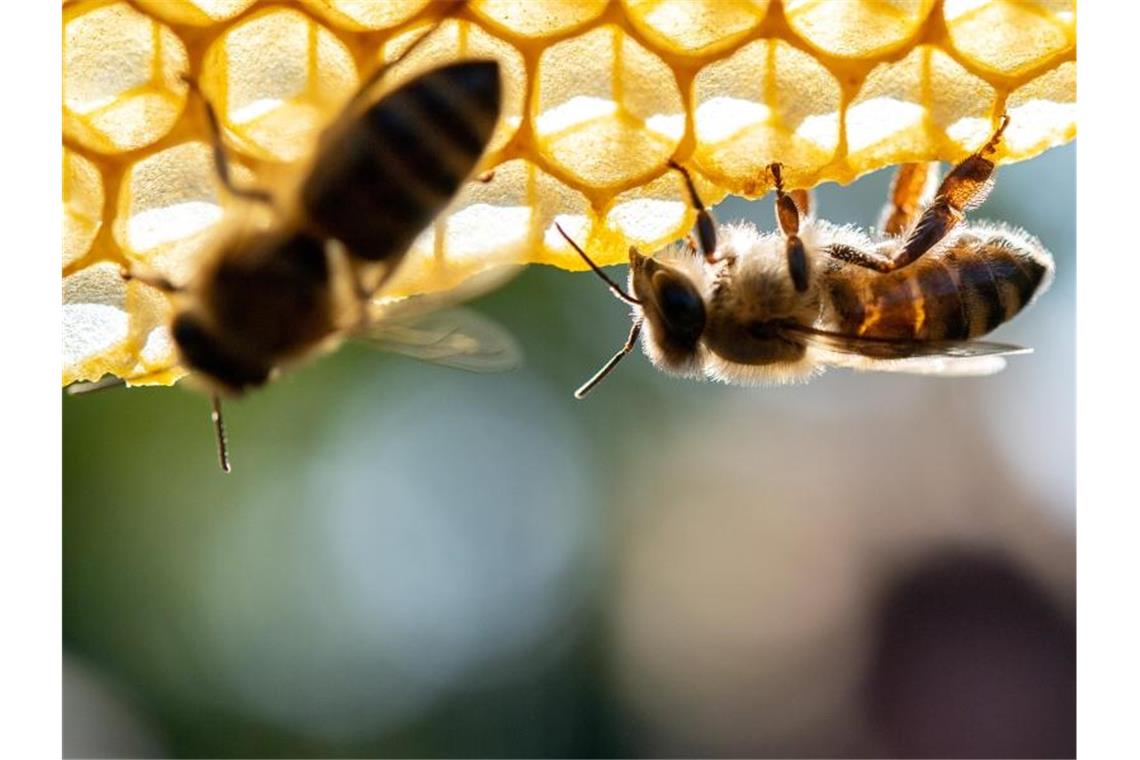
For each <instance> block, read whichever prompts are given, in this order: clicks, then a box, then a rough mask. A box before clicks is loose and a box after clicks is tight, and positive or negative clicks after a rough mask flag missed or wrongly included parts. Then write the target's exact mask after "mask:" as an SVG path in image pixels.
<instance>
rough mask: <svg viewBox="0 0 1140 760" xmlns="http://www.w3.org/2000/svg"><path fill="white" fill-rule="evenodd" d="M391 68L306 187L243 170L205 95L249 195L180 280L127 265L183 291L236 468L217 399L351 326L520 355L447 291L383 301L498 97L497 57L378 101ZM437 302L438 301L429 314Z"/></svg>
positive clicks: (387, 336)
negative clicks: (266, 181)
mask: <svg viewBox="0 0 1140 760" xmlns="http://www.w3.org/2000/svg"><path fill="white" fill-rule="evenodd" d="M430 34H431V31H429V32H427V33H425V34H424V35H423V36H421V37H420V38H419V39H418V40H417V41H416V42H415V43H413V44H412V46H411V47H409V49H408V50H407V51H405V53H404V54H403V56H401V59H402V58H404V57H406V56H407V55H408V54H409V53H410V52H411V51H412V49H414V48H415V47H416V46H418V45H419V44H420V43H421V42H422V41H423V40H424V39H425V38H426V37H427V36H429V35H430ZM398 60H399V59H398ZM398 60H397V61H396V62H398ZM396 62H394V63H396ZM393 65H394V64H393ZM388 68H390V66H381V67H378V68H377V69H376V71H375V72H374V73H373V74H372V75H371V76H369V77H367V78H366V79H365V81H364V82H363V83H362V84H361V86H360V87H359V89H358V90H357V91H356V93H355V95H353V97H352V98H351V99H350V100H349V102H348V104H347V105H346V106H345V107H344V109H343V110H342V111H341V113H340V114H339V116H338V117H337V118H336V119H335V120H334V121H333V122H332V124H331V125H330V126H329V127H328V128H327V129H326V130H325V131H324V132H323V133H322V135H321V137H320V140H319V143H318V145H317V148H316V151H315V154H314V155H313V157H312V159H311V160H310V163H309V165H308V167H307V168H306V169H305V170H304V171H303V172H301V173H300V174H299V177H300V179H299V182H298V183H297V185H296V187H290V188H288V190H287V192H285V193H282V194H281V197H279V196H278V195H276V194H274V193H271V192H269V191H267V190H264V189H257V188H246V187H240V186H238V185H236V184H235V183H234V181H233V180H232V179H231V171H230V162H229V158H228V156H227V154H226V149H225V146H224V144H223V142H222V138H221V130H220V127H219V123H218V118H217V115H216V113H215V111H214V109H213V107H212V105H211V104H210V103H209V101H208V100H207V99H206V98H205V97H204V96H201V93H200V92H198V94H199V96H200V97H201V100H202V102H203V104H204V107H205V111H206V115H207V120H208V124H209V128H210V132H211V137H212V142H213V148H214V161H215V166H216V169H217V174H218V177H219V179H220V181H221V183H222V184H223V186H224V187H225V188H226V189H227V190H228V192H229V193H230V194H231V195H232V196H234V197H235V198H237V199H240V200H241V201H243V202H244V203H245V205H246V206H247V207H246V208H245V209H244V210H239V212H238V213H237V214H236V215H235V220H236V222H237V223H235V224H231V225H228V228H225V229H223V230H222V231H221V234H220V237H219V238H218V239H217V240H216V241H215V244H214V245H213V246H212V248H211V249H210V250H209V251H208V252H207V253H206V254H204V256H203V260H202V264H201V266H200V268H199V269H198V270H197V272H196V273H195V275H194V277H193V278H192V279H191V280H190V281H189V282H188V283H187V284H186V285H185V286H176V285H174V284H173V283H171V282H169V281H167V280H165V279H164V278H162V277H157V276H154V275H151V274H147V273H145V272H141V271H137V270H133V271H130V272H126V273H125V274H124V276H126V277H128V278H134V279H139V280H141V281H143V282H146V283H148V284H151V285H153V286H155V287H157V288H159V289H161V290H163V291H165V292H166V293H168V294H170V296H171V298H172V299H173V302H174V306H175V309H174V311H175V316H174V318H173V322H172V323H171V326H170V332H171V335H172V337H173V339H174V342H175V344H176V346H177V349H178V353H179V356H180V359H181V362H180V363H181V365H182V366H184V367H185V368H187V369H188V370H190V372H191V378H192V379H194V380H195V381H197V382H198V383H199V384H201V385H204V386H205V387H206V388H207V389H208V391H209V392H210V394H211V396H212V402H213V420H214V425H215V431H216V436H217V442H218V452H219V462H220V464H221V467H222V469H223V470H225V471H227V472H228V471H229V469H230V464H229V457H228V453H227V448H226V443H225V432H224V428H223V424H222V419H221V401H220V399H221V397H222V396H227V397H234V396H239V395H241V394H243V393H245V392H246V391H248V390H250V389H253V388H257V387H259V386H261V385H263V384H265V383H266V382H267V381H269V379H270V378H271V377H272V376H273V375H274V374H275V373H276V372H277V371H278V370H279V369H280V368H281V367H282V366H284V365H287V364H290V363H293V362H295V361H297V360H299V359H302V358H304V357H307V356H310V355H312V354H314V353H317V352H320V351H324V350H328V349H330V348H331V347H333V346H335V345H336V344H338V343H339V342H340V341H341V340H342V339H344V338H345V337H349V336H351V337H358V338H362V339H364V340H366V341H369V342H371V343H373V344H375V345H378V346H380V347H382V348H386V349H388V350H393V351H396V352H399V353H404V354H407V355H411V356H414V357H416V358H420V359H425V360H429V361H435V362H438V363H444V364H451V365H452V366H458V367H462V368H465V369H471V370H479V371H498V370H503V369H508V368H510V367H512V366H514V364H515V363H516V361H517V357H518V351H517V348H516V346H515V344H514V342H513V339H512V338H511V337H510V335H509V334H507V333H506V332H505V331H503V330H502V329H500V328H498V327H497V326H495V325H493V324H491V323H489V322H488V321H487V320H485V319H482V318H480V317H478V316H477V315H475V314H474V313H472V312H466V311H452V312H439V311H438V308H439V307H440V305H441V303H440V299H437V298H431V297H419V298H413V299H409V300H407V301H405V302H401V303H398V304H395V305H387V306H381V305H380V304H378V303H377V302H376V301H374V296H376V295H377V294H378V293H380V292H381V291H382V289H383V285H384V283H385V282H387V281H388V279H389V278H390V277H391V276H392V275H393V274H394V273H395V272H396V271H397V270H398V268H399V265H400V263H401V261H402V260H403V258H404V256H405V254H406V252H407V250H408V249H409V247H410V246H411V244H412V242H413V241H414V239H415V238H416V236H417V235H418V234H419V233H420V232H422V231H423V230H424V229H425V228H426V227H427V226H428V225H429V224H430V223H431V221H432V220H433V219H434V218H435V216H436V215H437V214H439V212H441V211H442V210H443V208H444V207H445V206H446V205H447V204H448V202H449V201H450V200H451V199H452V198H453V197H454V196H455V194H456V193H457V192H458V191H459V189H460V187H461V186H462V185H463V183H464V182H465V181H466V180H467V179H468V178H469V177H470V175H471V174H472V172H473V171H474V169H475V167H476V165H477V164H478V162H479V160H480V158H481V156H482V155H483V152H484V150H485V149H486V147H487V144H488V142H489V140H490V138H491V134H492V131H493V130H494V128H495V125H496V123H497V122H498V119H499V115H500V110H501V101H502V96H501V84H500V78H499V67H498V64H497V63H496V62H494V61H484V60H478V61H464V62H459V63H453V64H449V65H445V66H441V67H439V68H436V69H434V70H431V71H428V72H426V73H423V74H420V75H419V76H417V77H415V78H413V79H411V80H410V81H408V82H407V83H405V84H403V85H402V86H400V87H398V88H396V89H394V90H393V91H391V92H389V93H387V94H385V95H383V96H382V97H380V98H378V99H377V98H375V97H373V96H374V89H375V85H376V84H377V82H378V81H379V80H380V78H381V77H382V75H383V74H384V72H385V71H386V70H387V69H388ZM188 82H189V84H190V86H191V88H192V89H193V90H195V91H197V87H196V85H195V84H194V82H193V81H191V80H188ZM427 312H435V313H432V314H430V316H429V317H428V319H427V320H426V321H424V320H423V319H420V317H422V316H423V315H424V314H425V313H427Z"/></svg>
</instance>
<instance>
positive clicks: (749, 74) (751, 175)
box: [693, 40, 841, 195]
mask: <svg viewBox="0 0 1140 760" xmlns="http://www.w3.org/2000/svg"><path fill="white" fill-rule="evenodd" d="M840 97H841V92H840V87H839V82H838V81H837V80H836V79H835V77H833V76H832V75H831V73H830V72H829V71H828V70H827V69H825V68H824V67H823V66H822V65H821V64H820V63H818V62H817V61H816V60H815V59H813V58H812V57H811V56H809V55H808V54H807V53H804V52H803V51H801V50H797V49H796V48H793V47H792V46H791V45H789V44H788V43H786V42H784V41H783V40H756V41H755V42H750V43H748V44H747V45H745V46H744V47H742V48H741V49H740V50H738V51H737V52H735V53H733V54H732V55H731V56H729V57H728V58H725V59H723V60H720V61H716V62H715V63H711V64H709V65H708V66H706V67H705V68H703V69H701V71H700V72H699V73H698V74H697V76H696V79H695V80H694V82H693V103H694V106H695V112H694V122H695V128H696V138H697V147H696V151H695V152H694V153H693V157H694V159H695V160H696V162H697V164H698V165H699V167H700V169H701V171H702V172H704V173H706V174H708V175H710V176H711V177H716V178H723V183H724V184H727V185H728V186H729V187H730V188H731V189H732V190H733V192H739V193H743V194H745V195H759V194H762V193H764V192H767V191H768V189H769V188H770V187H771V185H772V182H771V177H770V176H769V174H768V169H767V167H768V165H769V164H770V163H772V162H774V161H779V162H780V163H782V164H784V174H785V178H786V179H787V181H788V184H789V185H790V186H791V187H798V186H802V185H804V184H810V179H811V178H812V173H813V172H815V171H816V170H818V169H819V168H820V167H821V166H823V165H824V164H826V163H827V162H829V161H830V160H831V159H832V157H833V156H834V155H835V152H836V150H837V149H838V147H839V115H840Z"/></svg>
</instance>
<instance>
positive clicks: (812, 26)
mask: <svg viewBox="0 0 1140 760" xmlns="http://www.w3.org/2000/svg"><path fill="white" fill-rule="evenodd" d="M933 7H934V0H885V1H884V0H846V1H845V2H842V3H836V2H830V1H829V2H821V0H786V2H785V3H784V16H785V17H786V18H787V20H788V26H790V27H791V28H792V30H793V31H795V33H796V34H798V35H800V37H802V38H803V39H804V41H805V42H807V43H808V44H809V45H811V46H812V47H814V48H816V49H817V50H820V51H822V52H824V53H827V54H828V55H835V56H841V57H844V58H870V57H872V56H876V55H883V54H885V53H889V52H891V51H893V50H898V49H899V48H901V47H902V46H903V45H905V44H906V43H907V42H909V41H910V40H912V39H913V38H914V37H915V35H917V34H918V32H919V30H920V29H921V28H922V24H923V22H924V21H926V17H927V16H929V15H930V11H931V9H932V8H933Z"/></svg>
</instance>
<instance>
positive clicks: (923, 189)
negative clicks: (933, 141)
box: [879, 161, 938, 237]
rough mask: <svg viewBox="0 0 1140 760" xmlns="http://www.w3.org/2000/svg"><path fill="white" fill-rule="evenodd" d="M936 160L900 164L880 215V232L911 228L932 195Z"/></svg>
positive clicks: (903, 231)
mask: <svg viewBox="0 0 1140 760" xmlns="http://www.w3.org/2000/svg"><path fill="white" fill-rule="evenodd" d="M937 180H938V162H937V161H924V162H920V163H913V164H901V165H900V166H899V168H898V171H896V172H895V178H894V181H893V182H892V183H891V194H890V197H889V198H888V199H887V203H886V205H885V206H883V211H882V213H881V214H880V215H879V232H880V233H881V234H883V235H889V236H891V237H895V236H898V235H902V234H903V233H905V232H906V231H907V230H909V229H910V227H911V225H912V224H914V221H915V220H916V219H918V215H919V213H920V212H921V211H922V209H923V207H925V206H926V205H927V204H929V203H930V201H931V200H932V199H933V197H934V188H935V184H934V183H935V182H937Z"/></svg>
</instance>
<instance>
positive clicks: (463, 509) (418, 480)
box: [63, 144, 1076, 757]
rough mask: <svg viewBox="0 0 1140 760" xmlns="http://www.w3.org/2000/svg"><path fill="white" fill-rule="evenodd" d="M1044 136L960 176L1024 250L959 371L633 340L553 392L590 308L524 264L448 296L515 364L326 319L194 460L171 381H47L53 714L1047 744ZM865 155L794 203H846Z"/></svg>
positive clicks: (136, 741) (197, 741)
mask: <svg viewBox="0 0 1140 760" xmlns="http://www.w3.org/2000/svg"><path fill="white" fill-rule="evenodd" d="M1074 169H1075V146H1074V145H1072V144H1070V145H1068V146H1065V147H1062V148H1058V149H1054V150H1052V151H1049V152H1048V153H1046V154H1044V155H1043V156H1041V157H1039V158H1037V159H1034V160H1032V161H1029V162H1025V163H1021V164H1016V165H1012V166H1008V167H1003V168H1002V169H1001V170H1000V171H999V176H998V184H997V188H996V190H995V192H994V194H993V195H992V196H991V198H990V200H989V201H988V202H987V203H986V205H985V206H984V207H983V208H982V209H981V210H980V211H978V212H975V213H974V217H975V218H989V219H995V220H1003V221H1007V222H1010V223H1012V224H1016V225H1019V226H1023V227H1025V228H1027V229H1029V230H1030V231H1031V232H1033V233H1034V234H1035V235H1037V236H1038V237H1039V238H1040V239H1041V240H1042V241H1043V242H1044V244H1045V245H1046V247H1047V248H1049V249H1050V250H1051V251H1052V252H1053V254H1054V256H1055V258H1056V261H1057V279H1056V281H1055V283H1054V285H1053V287H1052V289H1051V290H1050V291H1049V292H1048V293H1047V294H1046V295H1045V296H1044V297H1043V298H1042V299H1041V300H1040V301H1039V302H1038V303H1037V304H1036V305H1035V306H1034V307H1033V308H1032V309H1031V310H1030V311H1028V312H1027V313H1025V314H1023V315H1021V316H1020V317H1019V318H1018V319H1017V320H1015V321H1014V323H1012V324H1010V325H1007V326H1004V327H1003V328H1001V329H1000V331H999V332H997V333H995V338H996V339H998V340H1006V341H1010V342H1014V343H1021V344H1024V345H1029V346H1032V347H1034V349H1035V353H1033V354H1032V355H1029V356H1020V357H1014V358H1013V359H1011V361H1010V366H1009V368H1008V369H1007V370H1006V371H1005V372H1004V373H1002V374H1000V375H998V376H995V377H991V378H980V379H978V378H973V379H944V378H922V377H908V376H903V375H890V374H884V375H874V374H857V373H851V372H847V371H833V372H831V373H829V374H827V375H825V376H823V377H822V378H819V379H817V380H815V381H814V382H812V383H811V384H808V385H803V386H792V387H778V388H767V389H756V388H733V387H728V386H721V385H713V384H698V383H695V382H691V381H684V380H676V379H672V378H669V377H667V376H665V375H662V374H660V373H658V372H656V371H655V370H654V369H653V368H652V367H651V366H650V365H649V363H648V361H647V360H646V359H645V358H644V357H643V356H641V355H640V353H639V354H636V355H634V356H632V357H630V358H629V359H628V360H626V361H625V362H624V363H623V364H622V365H621V367H620V368H619V369H618V370H617V371H616V372H615V373H614V374H613V375H611V377H610V378H608V379H607V380H606V381H605V383H604V384H603V385H602V386H600V387H599V388H598V389H597V390H596V391H595V392H594V393H593V394H592V395H591V396H590V397H589V399H588V400H586V401H575V400H574V399H573V397H572V396H571V392H572V391H573V389H574V388H576V387H577V385H578V384H579V383H580V382H581V381H582V380H583V379H584V378H586V377H588V376H589V375H590V374H592V373H593V371H594V370H595V369H596V368H597V366H598V365H599V364H600V363H601V362H602V361H604V360H605V359H606V358H608V357H609V355H610V354H611V353H612V351H613V350H615V349H616V348H617V346H618V345H620V343H621V341H622V340H623V339H624V336H625V333H626V330H627V329H628V316H627V313H626V309H625V307H623V306H621V305H620V304H618V303H617V302H616V301H614V300H613V299H612V298H611V296H610V295H609V294H608V292H607V291H606V289H605V288H604V287H603V286H602V285H601V284H600V283H599V282H598V281H597V280H596V279H595V278H594V277H592V276H591V275H589V274H571V273H568V272H564V271H560V270H554V269H549V268H543V267H533V268H531V269H529V270H527V271H526V272H524V273H523V274H522V275H521V276H519V277H518V278H517V279H515V280H514V281H512V282H511V283H510V284H509V285H508V286H507V287H506V288H504V289H503V290H501V291H498V292H496V293H494V294H492V295H490V296H488V297H486V298H484V299H482V300H481V301H479V302H478V303H477V304H476V307H477V308H478V309H480V310H481V311H483V312H484V313H486V314H488V315H490V316H492V317H494V318H495V319H497V320H499V321H501V322H502V323H504V324H505V325H507V326H509V327H510V328H511V330H512V331H513V332H514V333H515V334H516V335H517V336H518V338H519V340H520V341H521V343H522V344H523V347H524V350H525V352H526V364H525V367H524V368H523V369H521V370H520V371H517V372H514V373H511V374H507V375H497V376H478V375H469V374H465V373H461V372H455V371H451V370H447V369H444V368H439V367H434V366H428V365H421V364H417V363H414V362H411V361H408V360H404V359H400V358H398V357H394V356H389V355H383V354H378V353H374V352H371V351H369V350H367V349H366V348H359V347H354V346H348V347H346V348H344V349H343V350H341V351H340V352H338V353H337V354H335V355H334V356H332V357H328V358H325V359H322V360H321V361H318V362H316V363H313V364H311V365H308V366H306V367H304V368H301V369H299V370H298V371H296V372H294V373H291V374H289V375H287V376H285V377H284V378H283V379H282V380H281V381H280V382H277V383H275V384H273V385H272V386H271V387H269V388H267V389H266V390H265V391H263V392H260V393H257V394H254V395H252V396H250V397H249V398H248V399H245V400H242V401H241V402H240V403H233V404H230V405H229V407H228V408H227V422H228V425H229V432H230V442H231V445H232V453H233V458H234V465H235V472H234V473H233V474H232V475H230V476H228V477H226V476H223V475H222V474H221V473H220V472H219V471H218V470H217V465H216V463H215V454H214V448H213V440H212V433H211V429H210V422H209V416H208V411H209V408H208V404H207V402H206V401H205V400H204V399H203V397H201V396H198V395H195V394H193V393H191V392H188V391H183V390H179V389H132V390H129V391H109V392H105V393H98V394H93V395H90V396H85V397H80V398H65V399H64V401H63V419H64V422H63V425H64V434H63V439H64V451H63V464H64V534H63V549H64V567H63V582H64V589H63V591H64V611H63V612H64V630H63V650H64V749H65V752H66V753H67V754H69V755H99V754H106V755H114V756H130V755H176V756H222V757H224V756H376V755H384V756H388V755H400V756H625V755H666V756H668V755H717V756H849V755H894V756H971V755H972V756H1005V757H1011V756H1071V755H1073V754H1074V753H1075V683H1076V673H1075V664H1076V663H1075V616H1074V610H1075V590H1074V589H1075V584H1074V575H1075V568H1074V564H1075V563H1074V560H1075V543H1074V534H1075V514H1074V460H1075V443H1074V423H1075V419H1074V417H1075V415H1074V405H1075V393H1074V376H1075V367H1074V360H1075V358H1074V335H1075V329H1074V324H1075V251H1074V248H1075V230H1074V224H1075V221H1074V210H1075V197H1074V193H1075V191H1074V176H1075V171H1074ZM889 180H890V173H889V172H879V173H877V174H874V175H871V176H869V177H866V178H864V179H862V180H860V181H859V182H857V183H855V184H854V185H852V186H850V187H846V188H844V187H837V186H834V185H825V186H823V187H821V188H819V189H818V190H817V200H818V208H819V213H820V215H821V216H824V217H826V218H828V219H831V220H833V221H837V222H852V223H857V224H862V225H867V224H870V223H873V221H874V220H875V218H876V217H877V214H878V211H879V208H880V206H881V204H882V202H883V199H884V198H885V197H886V192H887V186H888V183H889ZM717 214H718V217H719V218H720V219H721V220H722V221H728V220H735V219H738V218H749V219H753V220H755V221H756V222H757V223H758V224H760V225H762V226H765V227H767V228H771V227H772V226H773V218H772V211H771V199H770V198H768V199H764V200H761V201H758V202H754V203H747V202H744V201H737V200H730V201H728V202H726V203H725V204H723V205H721V206H720V207H719V208H718V209H717ZM615 271H617V270H615Z"/></svg>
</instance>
